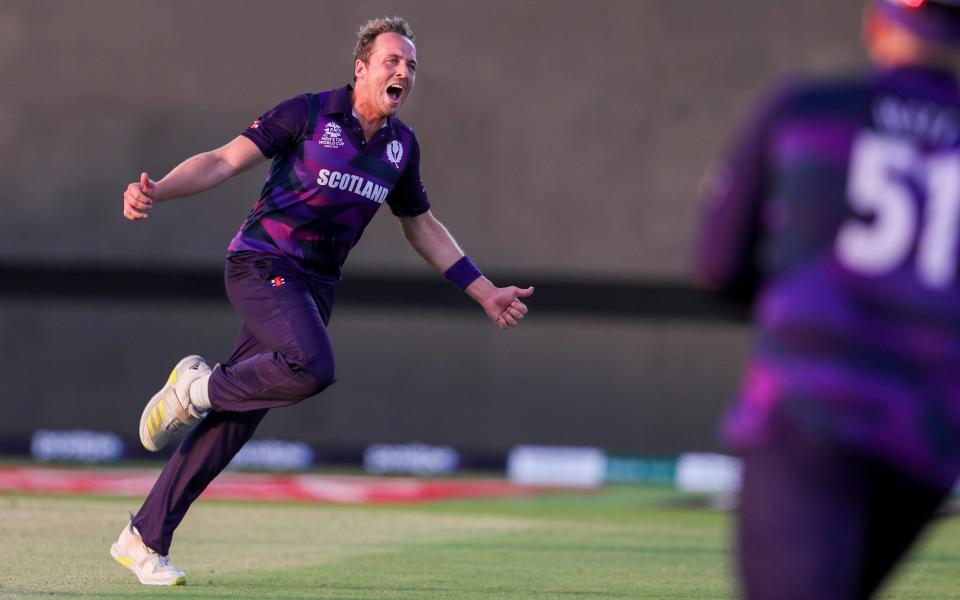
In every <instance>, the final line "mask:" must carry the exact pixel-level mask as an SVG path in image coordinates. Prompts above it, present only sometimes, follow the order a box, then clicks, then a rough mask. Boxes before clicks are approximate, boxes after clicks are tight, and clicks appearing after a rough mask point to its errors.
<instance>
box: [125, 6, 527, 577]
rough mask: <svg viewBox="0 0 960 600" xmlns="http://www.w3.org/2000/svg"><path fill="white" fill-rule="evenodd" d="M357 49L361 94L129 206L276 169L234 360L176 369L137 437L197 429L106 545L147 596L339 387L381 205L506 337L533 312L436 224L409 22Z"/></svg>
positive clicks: (229, 265) (308, 109)
mask: <svg viewBox="0 0 960 600" xmlns="http://www.w3.org/2000/svg"><path fill="white" fill-rule="evenodd" d="M358 38H359V39H358V42H357V46H356V49H355V52H354V59H355V62H354V84H353V85H347V86H344V87H341V88H337V89H334V90H330V91H326V92H322V93H310V94H303V95H300V96H296V97H294V98H290V99H289V100H285V101H283V102H281V103H280V104H278V105H277V106H276V107H275V108H273V109H272V110H270V111H268V112H267V113H266V114H264V115H263V116H261V117H260V118H259V119H257V120H256V121H254V122H253V124H252V125H250V127H248V128H247V129H246V130H245V131H244V132H243V133H242V134H241V135H240V136H238V137H237V138H235V139H234V140H233V141H231V142H229V143H228V144H226V145H225V146H222V147H221V148H218V149H216V150H213V151H210V152H205V153H202V154H198V155H196V156H194V157H192V158H189V159H187V160H186V161H184V162H183V163H181V164H180V165H179V166H177V167H176V168H174V169H173V170H172V171H170V173H168V174H167V175H166V176H165V177H163V178H162V179H160V180H159V181H156V182H154V181H152V180H151V179H150V178H149V177H148V176H147V174H146V173H143V174H142V175H141V176H140V180H139V181H138V182H135V183H131V184H130V185H129V186H128V187H127V190H126V192H125V193H124V195H123V214H124V216H125V217H127V218H128V219H131V220H140V219H145V218H147V216H148V214H149V211H150V210H151V209H152V208H153V207H154V205H155V204H157V203H158V202H161V201H165V200H169V199H172V198H179V197H183V196H190V195H193V194H197V193H200V192H203V191H205V190H208V189H210V188H212V187H214V186H216V185H218V184H220V183H222V182H223V181H225V180H227V179H229V178H230V177H232V176H234V175H236V174H238V173H240V172H242V171H245V170H247V169H249V168H251V167H253V166H254V165H257V164H259V163H261V162H263V161H264V160H265V159H267V158H271V159H272V160H273V162H272V165H271V168H270V173H269V176H268V178H267V181H266V183H265V185H264V187H263V190H262V192H261V194H260V198H259V200H258V201H257V202H256V204H255V205H254V206H253V208H252V210H251V211H250V213H249V214H248V215H247V218H246V220H245V221H244V222H243V225H242V226H241V227H240V230H239V232H238V233H237V235H236V236H235V237H234V238H233V241H232V242H231V243H230V246H229V250H228V255H227V261H226V268H225V282H226V289H227V295H228V296H229V299H230V302H231V304H232V305H233V307H234V309H235V310H236V311H237V313H238V314H239V316H240V318H241V319H242V321H243V325H242V327H241V330H240V335H239V337H238V338H237V341H236V345H235V347H234V350H233V354H232V355H231V356H230V358H229V359H227V360H226V361H223V362H222V363H220V364H218V365H216V366H215V367H214V368H213V369H212V370H211V369H210V367H208V366H207V364H206V363H205V362H204V360H203V359H202V358H200V357H199V356H188V357H186V358H184V359H183V360H181V361H180V362H179V363H178V364H177V365H176V366H175V367H174V369H173V372H172V373H171V374H170V377H169V379H168V380H167V383H166V385H164V386H163V388H161V389H160V391H159V392H157V394H155V395H154V396H153V398H152V399H151V400H150V402H149V403H148V404H147V406H146V408H145V409H144V411H143V416H142V417H141V421H140V439H141V441H142V442H143V445H144V446H145V447H146V448H147V449H148V450H151V451H156V450H158V449H160V448H161V447H163V446H164V445H165V444H166V443H167V442H169V441H170V440H171V439H172V438H173V437H174V436H175V435H176V434H177V432H178V431H180V430H181V429H185V428H187V427H189V426H191V425H193V424H194V423H196V426H195V427H194V428H193V429H192V430H190V432H189V434H188V435H187V437H186V438H185V439H184V440H183V442H182V443H181V445H180V448H179V449H178V451H177V452H176V453H175V454H174V455H173V456H172V457H171V459H170V461H169V462H168V463H167V465H166V467H165V468H164V470H163V472H162V473H161V475H160V477H159V478H158V479H157V482H156V483H155V484H154V487H153V489H152V491H151V492H150V494H149V495H148V496H147V499H146V501H145V502H144V504H143V506H142V507H141V508H140V510H139V512H138V513H137V514H136V515H132V516H131V521H130V523H128V524H127V526H126V527H124V529H123V531H122V532H121V534H120V538H119V539H118V540H117V543H115V544H114V545H113V547H112V548H111V554H112V556H113V557H114V558H115V559H116V560H117V561H118V562H119V563H120V564H122V565H124V566H126V567H128V568H129V569H130V570H131V571H133V572H134V573H135V574H136V575H137V577H138V578H139V580H140V582H141V583H145V584H154V585H177V584H182V583H184V582H185V581H186V576H185V575H184V573H183V571H181V570H180V569H178V568H177V567H175V566H174V565H173V564H171V563H170V561H169V559H168V552H169V547H170V542H171V539H172V537H173V532H174V530H175V529H176V527H177V526H178V525H179V523H180V521H181V520H182V519H183V517H184V515H185V514H186V511H187V509H188V508H189V506H190V504H191V503H192V502H193V501H194V500H195V499H196V498H197V497H198V496H199V495H200V493H201V492H202V491H203V490H204V488H206V486H207V485H208V484H209V483H210V481H211V480H213V478H214V477H216V476H217V474H218V473H219V472H220V471H221V470H222V469H223V468H224V467H226V466H227V464H228V463H229V462H230V460H231V459H232V458H233V456H234V455H235V454H236V453H237V451H239V450H240V448H241V447H242V446H243V445H244V443H246V441H247V440H248V439H249V438H250V436H252V435H253V433H254V430H255V429H256V428H257V425H258V423H259V422H260V420H261V419H262V418H263V416H264V415H265V414H266V412H267V411H268V410H269V409H271V408H274V407H281V406H287V405H289V404H293V403H295V402H299V401H300V400H303V399H304V398H307V397H309V396H312V395H314V394H317V393H319V392H320V391H322V390H323V389H324V388H326V387H327V386H328V385H330V384H331V383H333V381H334V359H333V349H332V347H331V344H330V341H329V338H328V336H327V330H326V325H327V322H328V320H329V318H330V311H331V307H332V300H333V290H334V287H335V286H336V284H337V282H338V281H339V279H340V269H341V267H342V265H343V263H344V261H345V260H346V258H347V254H348V253H349V252H350V249H351V248H352V247H353V246H354V245H355V244H356V243H357V241H358V240H359V239H360V236H361V234H362V233H363V230H364V228H365V227H366V226H367V224H368V223H369V222H370V220H371V219H372V218H373V216H374V214H375V213H376V212H377V209H378V208H379V207H380V205H381V204H383V203H384V202H386V203H387V204H388V205H389V207H390V210H391V211H392V212H393V214H394V215H396V216H397V217H398V218H399V220H400V225H401V228H402V229H403V233H404V235H405V236H406V238H407V240H408V241H409V242H410V244H411V245H412V246H413V247H414V249H415V250H416V251H417V252H418V253H419V254H420V255H421V256H422V257H423V258H424V260H426V261H427V262H428V263H429V264H430V265H431V266H433V267H434V268H435V269H437V270H438V271H440V272H442V273H444V275H445V276H446V278H447V279H448V280H450V281H451V282H452V283H453V284H454V285H456V286H457V287H459V288H460V289H461V290H464V291H465V292H466V293H467V294H468V295H469V296H470V297H471V298H473V299H474V300H476V301H477V302H478V303H479V304H480V305H481V306H482V307H483V309H484V311H485V312H486V314H487V315H488V317H489V318H490V319H491V320H492V321H493V322H494V323H495V324H496V325H497V326H498V327H500V328H503V329H507V328H511V327H515V326H516V325H517V323H518V322H519V321H520V319H522V318H523V317H524V315H525V314H526V312H527V307H526V306H525V305H524V304H523V302H522V301H521V300H520V298H523V297H526V296H529V295H531V294H532V293H533V288H526V289H520V288H517V287H513V286H509V287H504V288H498V287H496V286H494V285H493V284H492V283H491V282H490V281H489V280H488V279H486V278H485V277H483V275H482V274H481V273H480V271H479V270H478V269H477V267H476V266H475V265H474V264H473V262H472V261H471V260H470V259H469V258H468V257H467V256H465V255H464V253H463V251H462V250H461V249H460V247H459V246H458V245H457V243H456V242H455V241H454V239H453V238H452V237H451V236H450V234H449V233H448V231H447V229H446V228H445V227H444V226H443V225H442V224H441V223H440V222H439V221H437V219H436V218H434V217H433V215H432V213H431V212H430V204H429V202H428V200H427V194H426V192H425V191H424V188H423V184H422V182H421V180H420V149H419V146H418V144H417V139H416V137H415V136H414V134H413V131H412V130H411V129H410V128H409V127H408V126H407V125H405V124H404V123H403V122H401V121H400V120H399V119H398V118H397V117H396V116H395V115H396V113H397V111H399V110H400V107H401V106H402V105H403V103H404V101H406V99H407V98H408V97H409V96H410V93H411V92H412V91H413V85H414V81H415V79H416V67H417V60H416V58H417V56H416V47H415V46H414V43H413V40H414V36H413V32H412V31H411V29H410V27H409V25H408V24H407V23H406V22H405V21H404V20H403V19H400V18H397V17H394V18H383V19H375V20H372V21H370V22H368V23H367V24H365V25H364V26H363V27H362V28H361V29H360V31H359V33H358Z"/></svg>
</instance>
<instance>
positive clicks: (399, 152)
mask: <svg viewBox="0 0 960 600" xmlns="http://www.w3.org/2000/svg"><path fill="white" fill-rule="evenodd" d="M401 158H403V144H401V143H400V142H398V141H397V140H393V141H392V142H390V143H389V144H387V160H389V161H390V162H392V163H393V165H394V166H395V167H397V168H398V169H399V168H400V159H401Z"/></svg>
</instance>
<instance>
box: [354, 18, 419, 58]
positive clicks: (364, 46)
mask: <svg viewBox="0 0 960 600" xmlns="http://www.w3.org/2000/svg"><path fill="white" fill-rule="evenodd" d="M381 33H399V34H400V35H402V36H403V37H405V38H407V39H408V40H410V41H411V42H412V41H413V39H414V38H413V29H411V28H410V24H409V23H407V22H406V21H405V20H404V19H402V18H401V17H380V18H379V19H370V20H369V21H367V22H366V23H364V24H363V25H362V26H361V27H360V30H359V31H357V45H356V47H355V48H354V49H353V60H354V61H357V60H359V61H362V62H363V63H364V64H367V63H369V62H370V52H371V51H372V50H373V41H374V40H376V39H377V36H378V35H380V34H381Z"/></svg>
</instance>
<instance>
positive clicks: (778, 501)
mask: <svg viewBox="0 0 960 600" xmlns="http://www.w3.org/2000/svg"><path fill="white" fill-rule="evenodd" d="M774 423H775V426H774V431H775V432H776V436H775V437H774V438H773V439H772V441H771V442H770V443H768V444H767V445H766V446H765V447H762V448H758V449H755V450H753V451H750V452H748V453H747V454H746V455H745V456H744V474H743V489H742V492H741V498H740V515H739V520H738V526H737V541H738V561H739V567H740V576H741V581H742V583H743V589H742V592H743V595H744V597H745V598H747V599H748V600H768V599H769V600H794V599H795V600H807V599H811V598H816V599H817V600H850V599H855V598H869V597H871V596H872V595H873V594H874V593H875V592H876V591H877V589H878V588H879V587H880V585H881V584H882V583H883V581H884V580H885V579H886V577H887V575H889V574H890V572H891V571H892V570H893V568H894V566H895V565H896V564H897V562H898V561H899V560H900V559H901V558H902V557H903V555H904V554H905V553H906V552H907V550H908V549H909V548H910V547H911V545H912V544H913V542H914V540H916V538H917V536H918V535H919V534H920V532H921V531H922V530H923V529H924V528H925V527H926V525H927V524H928V523H929V522H930V521H931V520H932V519H933V518H934V516H935V514H936V512H937V509H938V508H939V507H940V505H941V504H942V503H943V501H944V500H945V499H946V497H947V496H948V494H949V493H950V488H949V487H948V486H947V487H945V486H942V485H934V484H931V483H928V482H926V481H921V480H919V479H917V478H915V477H913V476H911V475H910V474H909V473H905V472H903V471H900V470H898V469H897V468H895V467H893V466H891V465H888V464H886V463H884V462H881V461H879V460H876V459H874V458H872V457H868V456H865V455H861V454H856V453H853V452H851V451H849V450H847V449H844V448H841V447H839V446H838V445H837V444H835V443H833V442H831V441H830V440H827V439H824V438H823V437H822V436H819V435H817V434H813V433H811V432H808V431H803V430H801V428H799V427H797V426H796V425H793V424H791V423H790V422H788V420H787V419H786V418H785V417H784V416H783V415H777V416H776V418H775V420H774Z"/></svg>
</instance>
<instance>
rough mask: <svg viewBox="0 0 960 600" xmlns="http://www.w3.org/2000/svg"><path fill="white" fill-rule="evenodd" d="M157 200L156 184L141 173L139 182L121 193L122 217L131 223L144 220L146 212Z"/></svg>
mask: <svg viewBox="0 0 960 600" xmlns="http://www.w3.org/2000/svg"><path fill="white" fill-rule="evenodd" d="M157 200H158V196H157V182H155V181H152V180H151V179H150V177H148V176H147V174H146V173H141V174H140V181H138V182H134V183H131V184H130V185H128V186H127V189H126V191H125V192H123V216H125V217H126V218H128V219H130V220H131V221H137V220H140V219H146V218H147V217H148V216H149V215H147V211H148V210H150V209H151V208H153V205H154V203H155V202H156V201H157Z"/></svg>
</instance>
